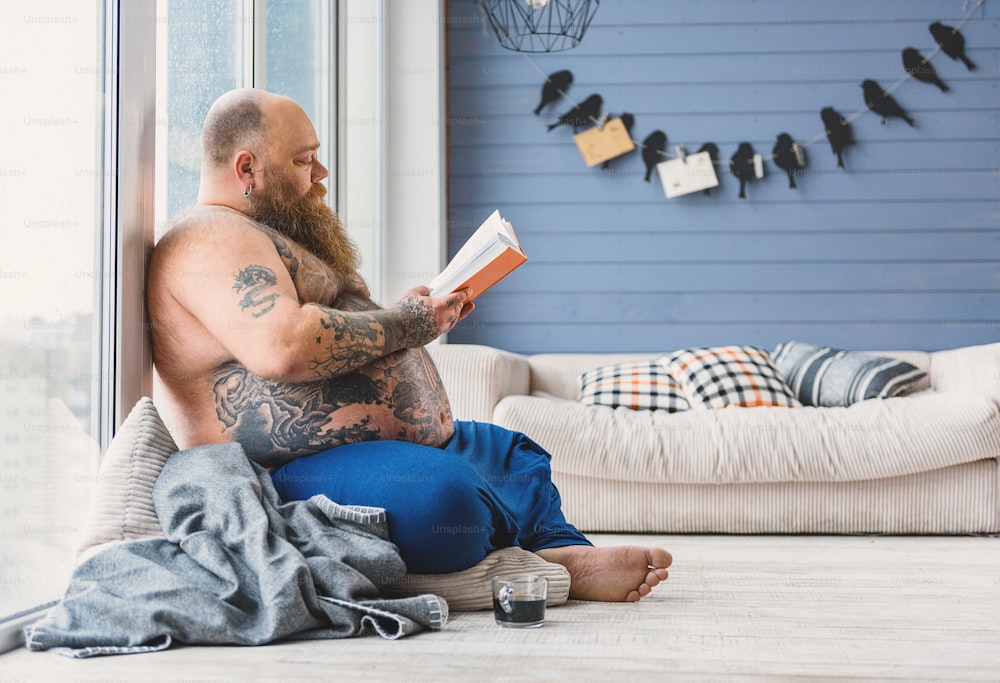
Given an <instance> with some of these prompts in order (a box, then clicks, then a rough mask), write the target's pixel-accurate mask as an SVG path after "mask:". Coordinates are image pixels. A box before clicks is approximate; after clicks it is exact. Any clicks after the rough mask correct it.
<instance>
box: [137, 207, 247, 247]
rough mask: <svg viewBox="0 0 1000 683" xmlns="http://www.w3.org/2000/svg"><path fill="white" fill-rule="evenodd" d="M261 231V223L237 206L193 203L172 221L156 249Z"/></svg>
mask: <svg viewBox="0 0 1000 683" xmlns="http://www.w3.org/2000/svg"><path fill="white" fill-rule="evenodd" d="M261 232H262V231H261V226H260V225H259V224H258V223H257V222H256V221H254V220H253V219H252V218H250V217H249V216H247V215H245V214H242V213H240V212H239V211H236V210H235V209H230V208H228V207H225V206H194V207H191V208H189V209H185V210H184V211H182V212H181V213H179V214H178V215H177V216H176V217H175V218H174V219H173V220H172V221H171V222H170V227H169V228H168V229H167V232H166V233H165V234H164V235H163V237H161V238H160V240H159V242H157V244H156V248H157V249H160V250H162V251H170V250H173V249H178V248H181V247H185V246H187V245H189V244H206V243H211V242H214V241H218V240H228V239H232V238H234V237H237V236H239V235H246V234H251V233H257V234H261Z"/></svg>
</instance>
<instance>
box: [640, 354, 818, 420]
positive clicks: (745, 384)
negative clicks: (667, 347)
mask: <svg viewBox="0 0 1000 683" xmlns="http://www.w3.org/2000/svg"><path fill="white" fill-rule="evenodd" d="M659 362H660V364H661V365H662V366H663V367H664V368H666V370H667V372H669V373H670V374H671V375H672V376H673V377H674V379H676V380H677V381H678V382H679V383H680V385H681V386H682V387H683V388H684V393H685V394H686V395H687V399H688V402H689V403H690V404H691V407H692V408H693V409H695V410H710V409H714V408H725V407H726V406H740V407H745V408H756V407H784V408H795V407H798V406H799V405H801V404H800V403H799V401H798V399H796V398H795V395H794V394H793V393H792V391H791V389H789V388H788V387H787V386H786V385H785V383H784V382H783V381H782V378H781V375H780V373H779V372H778V369H777V368H776V367H775V366H774V363H773V362H772V361H771V355H770V354H769V353H768V352H767V351H765V350H764V349H762V348H759V347H756V346H713V347H698V348H691V349H681V350H679V351H674V352H673V353H671V354H668V355H666V356H663V357H662V358H660V359H659Z"/></svg>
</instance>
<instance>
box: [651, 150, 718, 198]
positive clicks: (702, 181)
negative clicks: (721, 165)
mask: <svg viewBox="0 0 1000 683" xmlns="http://www.w3.org/2000/svg"><path fill="white" fill-rule="evenodd" d="M656 170H657V172H658V173H659V174H660V182H661V183H663V192H664V193H665V194H666V195H667V199H673V198H674V197H680V196H681V195H685V194H691V193H692V192H698V191H699V190H708V189H711V188H713V187H718V186H719V177H718V176H717V175H716V174H715V166H714V165H713V164H712V157H711V156H709V154H708V152H698V153H697V154H689V155H687V156H686V157H684V158H683V159H668V160H667V161H661V162H660V163H658V164H657V165H656Z"/></svg>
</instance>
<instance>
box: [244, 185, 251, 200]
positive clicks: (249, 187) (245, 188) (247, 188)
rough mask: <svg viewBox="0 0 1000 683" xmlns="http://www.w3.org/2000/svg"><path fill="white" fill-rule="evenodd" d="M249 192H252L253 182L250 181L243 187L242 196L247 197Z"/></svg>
mask: <svg viewBox="0 0 1000 683" xmlns="http://www.w3.org/2000/svg"><path fill="white" fill-rule="evenodd" d="M251 192H253V183H250V184H248V185H247V186H246V187H244V188H243V196H244V197H249V196H250V193H251Z"/></svg>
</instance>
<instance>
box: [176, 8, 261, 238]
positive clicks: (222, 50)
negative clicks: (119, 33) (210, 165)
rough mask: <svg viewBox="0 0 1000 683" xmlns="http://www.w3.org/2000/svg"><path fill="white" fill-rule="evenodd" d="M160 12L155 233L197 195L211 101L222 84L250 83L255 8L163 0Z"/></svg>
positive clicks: (223, 88)
mask: <svg viewBox="0 0 1000 683" xmlns="http://www.w3.org/2000/svg"><path fill="white" fill-rule="evenodd" d="M157 11H158V12H159V13H160V18H161V21H160V23H159V24H158V26H159V27H160V29H161V33H160V35H159V36H158V41H157V44H158V45H159V46H160V52H159V54H158V55H157V68H158V72H159V73H158V75H157V91H156V100H157V111H158V114H157V120H158V122H159V123H160V125H159V126H158V130H157V146H158V151H157V162H158V167H157V174H156V175H157V179H158V181H159V182H160V186H159V187H158V188H157V193H156V194H157V207H158V211H157V214H158V215H157V227H158V228H159V230H158V231H157V236H159V234H160V233H162V229H163V228H164V227H165V225H166V222H167V221H169V219H170V218H171V217H173V216H175V215H176V214H177V213H178V212H179V211H180V210H182V209H184V208H186V207H188V206H191V205H192V204H194V203H195V201H196V200H197V199H198V178H199V170H200V166H201V124H202V121H204V119H205V114H206V113H208V108H209V107H210V106H211V104H212V102H214V101H215V98H217V97H218V96H219V95H221V94H222V93H224V92H226V91H227V90H231V89H233V88H236V87H241V86H243V85H249V84H250V83H249V76H250V74H251V73H252V70H251V68H250V64H251V63H252V53H251V52H250V50H251V49H252V40H253V12H252V3H248V2H244V1H243V0H213V2H211V3H208V2H206V0H168V1H167V2H163V0H161V1H160V3H159V4H158V10H157ZM164 18H165V21H162V20H163V19H164ZM164 27H165V29H166V31H165V33H166V35H164V32H163V28H164ZM164 120H165V122H166V129H165V130H164V127H163V125H162V124H163V122H164ZM164 133H166V134H165V135H164Z"/></svg>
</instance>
